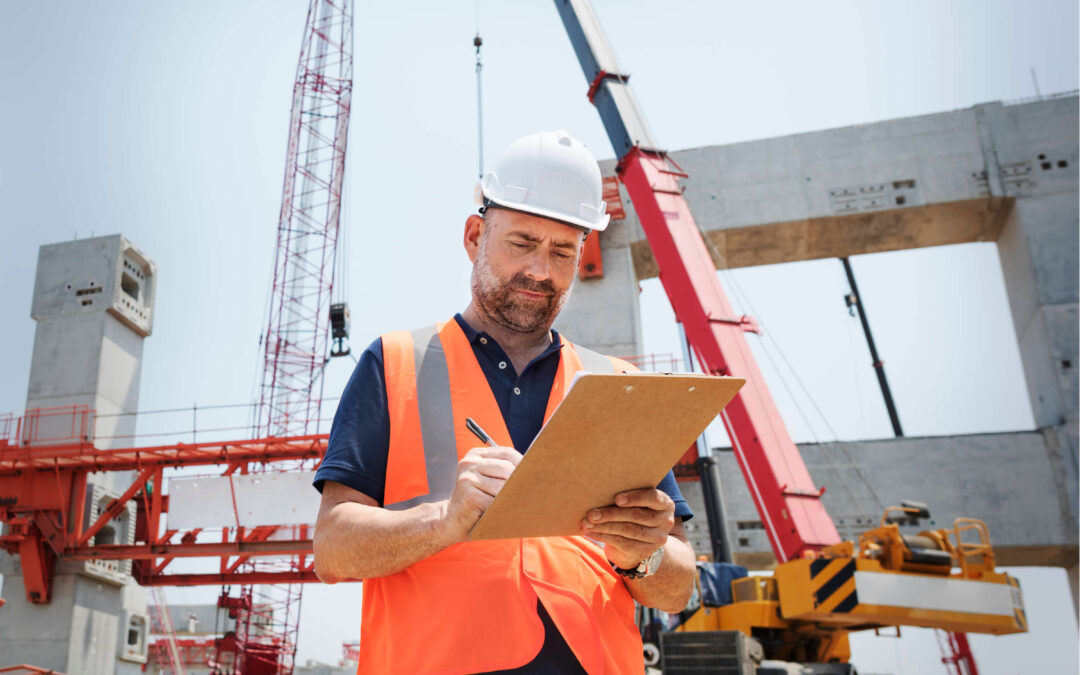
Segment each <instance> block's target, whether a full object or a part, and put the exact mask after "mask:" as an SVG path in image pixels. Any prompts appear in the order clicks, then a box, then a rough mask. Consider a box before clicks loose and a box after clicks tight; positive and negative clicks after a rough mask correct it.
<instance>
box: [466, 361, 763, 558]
mask: <svg viewBox="0 0 1080 675" xmlns="http://www.w3.org/2000/svg"><path fill="white" fill-rule="evenodd" d="M744 384H746V380H744V379H741V378H735V377H715V376H711V375H700V374H665V373H625V374H617V375H605V374H598V373H588V374H584V375H582V376H580V377H579V378H578V379H577V380H576V381H575V382H574V385H573V387H571V389H570V391H569V393H567V395H566V397H565V398H564V399H563V401H562V403H561V404H560V405H559V407H558V409H557V410H556V411H555V412H554V414H552V416H551V419H549V420H548V422H547V424H545V425H544V428H543V429H541V430H540V433H539V434H538V435H537V437H536V439H535V440H533V443H532V445H530V446H529V449H528V451H527V452H526V453H525V456H524V457H523V458H522V459H521V463H520V464H518V466H517V468H516V469H514V473H512V474H511V475H510V478H509V479H507V481H506V483H505V484H504V485H503V487H502V489H501V490H500V491H499V494H498V496H496V498H495V500H494V501H493V502H492V504H491V506H490V507H488V510H487V511H486V512H485V513H484V515H483V516H481V518H480V520H479V521H478V522H477V523H476V525H475V526H473V529H472V531H471V532H470V533H469V539H470V540H481V539H519V538H524V537H550V536H561V535H575V534H580V533H581V520H582V519H583V518H584V517H585V514H586V513H587V512H588V511H589V509H592V508H596V507H598V506H608V505H611V504H613V503H614V502H615V495H616V494H618V493H619V492H624V491H626V490H633V489H636V488H644V487H656V486H657V485H658V484H659V483H660V481H661V480H663V478H664V476H665V475H667V472H668V471H670V470H671V468H672V467H673V466H675V463H676V462H678V461H679V458H680V457H682V456H683V455H684V454H685V453H686V451H687V450H688V449H689V448H690V446H691V444H692V443H694V441H695V439H697V437H698V436H700V435H701V432H702V431H704V430H705V427H707V426H708V425H709V423H711V422H712V421H713V420H714V419H715V418H716V416H717V415H718V414H720V411H721V410H723V408H724V406H726V405H727V404H728V403H729V402H730V401H731V399H732V398H734V397H735V394H736V393H737V392H738V391H739V389H740V388H741V387H742V386H743V385H744Z"/></svg>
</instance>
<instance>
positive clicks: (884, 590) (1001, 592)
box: [855, 572, 1024, 616]
mask: <svg viewBox="0 0 1080 675" xmlns="http://www.w3.org/2000/svg"><path fill="white" fill-rule="evenodd" d="M855 592H856V593H858V597H859V604H860V605H862V604H866V605H887V606H889V607H907V608H911V609H933V610H942V611H953V612H970V613H973V614H999V615H1002V616H1012V615H1013V610H1014V609H1023V606H1024V601H1023V599H1022V598H1021V596H1020V592H1019V591H1017V590H1016V589H1014V588H1013V587H1012V586H1009V585H1007V584H995V583H990V582H986V581H963V580H959V579H948V578H944V577H941V578H935V577H922V576H915V575H913V574H887V573H881V572H856V573H855Z"/></svg>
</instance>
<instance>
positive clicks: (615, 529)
mask: <svg viewBox="0 0 1080 675" xmlns="http://www.w3.org/2000/svg"><path fill="white" fill-rule="evenodd" d="M585 534H586V536H589V537H591V536H593V535H594V534H607V535H617V536H619V537H623V538H625V539H628V540H631V541H635V542H639V543H641V542H644V543H649V544H652V545H653V546H654V547H655V546H659V545H660V544H663V543H664V542H665V541H667V536H668V530H667V528H662V527H646V526H644V525H638V524H637V523H625V522H612V523H600V524H599V525H592V526H591V527H589V526H586V528H585Z"/></svg>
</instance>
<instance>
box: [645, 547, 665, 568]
mask: <svg viewBox="0 0 1080 675" xmlns="http://www.w3.org/2000/svg"><path fill="white" fill-rule="evenodd" d="M663 559H664V547H663V546H661V547H660V548H658V549H656V550H655V551H653V554H652V555H651V556H649V557H648V558H646V559H645V562H644V563H643V565H644V567H645V570H644V572H645V574H653V573H655V572H656V570H657V568H659V567H660V561H661V560H663Z"/></svg>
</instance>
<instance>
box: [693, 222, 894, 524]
mask: <svg viewBox="0 0 1080 675" xmlns="http://www.w3.org/2000/svg"><path fill="white" fill-rule="evenodd" d="M695 225H697V228H698V232H699V234H700V235H701V238H702V239H703V240H704V241H705V245H706V246H707V247H708V249H709V252H710V253H711V254H712V256H713V258H714V259H715V260H716V261H717V262H718V263H719V265H718V267H717V270H718V271H719V272H720V274H721V275H723V276H724V277H725V279H726V280H727V281H728V282H730V286H731V289H732V290H733V291H734V292H735V295H737V296H739V297H737V298H736V299H737V300H739V304H741V305H742V306H744V307H746V308H747V309H749V310H750V312H751V313H753V315H754V317H755V319H756V320H757V322H758V325H759V326H761V328H762V333H763V334H764V336H765V340H762V341H761V346H762V348H763V349H762V351H764V352H765V356H766V357H767V358H768V359H769V361H770V363H772V365H773V368H774V369H776V373H777V375H779V376H780V382H781V384H783V386H784V388H785V389H786V390H787V392H788V395H789V396H791V400H792V402H793V403H794V404H795V408H796V410H798V412H799V415H800V416H801V417H802V418H803V421H804V422H805V423H806V426H807V428H808V429H809V430H810V434H811V435H812V436H813V437H814V439H815V441H816V440H817V433H816V432H815V431H814V428H813V426H812V425H811V424H810V421H809V419H808V418H807V416H806V414H805V413H804V412H803V410H802V407H801V406H800V405H799V402H798V400H797V399H796V398H795V395H794V392H792V391H791V389H790V387H789V386H788V383H787V380H786V378H785V377H784V374H783V371H781V370H780V369H779V368H778V367H777V363H776V362H775V361H774V360H773V358H772V354H771V353H770V350H769V349H768V343H769V342H772V345H773V347H774V348H775V349H776V352H777V354H778V355H779V356H780V359H781V360H782V361H783V362H784V365H785V366H787V369H788V370H789V371H791V375H792V376H793V377H794V378H795V382H796V383H797V384H798V385H799V387H800V388H801V389H802V391H803V393H804V394H806V397H807V398H808V399H809V400H810V404H811V405H812V406H813V408H814V410H815V411H816V412H817V414H818V416H819V417H820V418H821V421H822V422H823V423H824V424H825V428H826V429H828V431H829V433H830V434H832V437H833V438H834V439H835V440H834V441H833V442H834V443H835V444H836V445H837V447H839V448H840V451H841V452H843V453H844V456H845V457H846V458H847V462H848V465H850V466H851V468H853V469H854V470H855V473H856V475H857V476H858V477H859V478H860V479H861V481H862V483H863V485H864V486H865V487H866V489H867V491H868V492H869V493H870V496H871V497H872V498H873V500H874V502H876V503H877V505H878V508H879V509H884V508H885V505H884V503H883V502H882V501H881V498H880V497H879V496H878V494H877V491H875V490H874V486H873V485H871V484H870V479H869V478H867V477H866V475H865V474H864V473H863V471H862V469H861V468H860V467H859V465H858V463H857V462H856V461H855V458H854V457H852V455H851V453H850V452H849V451H848V447H847V446H848V444H847V443H845V442H844V441H842V440H840V435H839V434H838V433H836V430H835V429H834V428H833V426H832V425H831V424H829V419H828V418H827V417H826V416H825V413H824V412H823V411H822V410H821V407H820V406H818V404H817V401H815V400H814V397H813V396H812V395H811V394H810V390H809V389H808V388H807V386H806V384H805V383H803V381H802V378H800V377H799V373H798V372H797V371H796V370H795V368H794V367H793V366H792V365H791V362H790V361H788V358H787V356H785V355H784V351H783V350H782V349H781V348H780V343H778V342H777V341H776V339H775V338H774V337H773V336H772V334H771V332H770V331H768V330H765V322H764V321H763V320H762V316H761V313H760V312H759V311H758V310H757V309H756V308H755V307H754V305H753V303H751V302H750V297H749V296H748V295H747V294H746V292H745V291H744V290H743V289H742V287H741V286H740V285H739V283H738V281H737V280H736V279H735V276H734V274H732V273H731V270H730V268H729V267H728V265H727V262H726V261H725V259H724V256H723V255H721V254H720V251H719V250H718V249H717V248H716V245H715V244H714V243H713V241H712V238H710V237H709V235H708V234H707V233H706V232H705V230H704V229H703V228H702V227H701V224H700V223H695ZM818 443H819V445H820V447H821V454H822V456H824V457H825V460H826V461H827V462H828V463H829V467H830V468H831V469H832V470H833V473H835V474H836V477H837V478H838V479H839V480H840V484H841V486H843V488H844V491H845V492H846V493H847V494H848V496H849V497H851V501H852V502H854V504H855V508H857V509H859V510H860V511H863V510H864V508H863V506H862V503H861V500H859V498H858V497H856V496H855V493H854V492H853V491H852V490H851V488H850V487H849V486H848V484H847V481H845V480H844V476H843V474H841V473H840V470H839V468H838V467H837V466H836V464H835V463H834V462H833V460H832V457H831V455H830V453H829V451H828V450H827V449H826V448H825V445H826V444H825V443H820V441H819V442H818Z"/></svg>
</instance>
